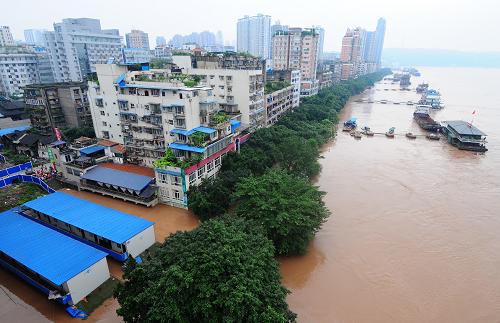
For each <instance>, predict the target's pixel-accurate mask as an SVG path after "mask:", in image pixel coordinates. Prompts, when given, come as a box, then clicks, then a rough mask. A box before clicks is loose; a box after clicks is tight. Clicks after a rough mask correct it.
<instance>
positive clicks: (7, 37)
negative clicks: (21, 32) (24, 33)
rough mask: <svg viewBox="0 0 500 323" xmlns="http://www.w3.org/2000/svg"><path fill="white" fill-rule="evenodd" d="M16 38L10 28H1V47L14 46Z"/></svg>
mask: <svg viewBox="0 0 500 323" xmlns="http://www.w3.org/2000/svg"><path fill="white" fill-rule="evenodd" d="M15 44H16V43H15V42H14V37H12V33H11V32H10V27H9V26H0V46H14V45H15Z"/></svg>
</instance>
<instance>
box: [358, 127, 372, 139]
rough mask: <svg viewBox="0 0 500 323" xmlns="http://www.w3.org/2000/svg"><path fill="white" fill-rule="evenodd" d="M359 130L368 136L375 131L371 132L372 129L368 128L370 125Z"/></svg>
mask: <svg viewBox="0 0 500 323" xmlns="http://www.w3.org/2000/svg"><path fill="white" fill-rule="evenodd" d="M361 132H362V133H363V134H364V135H365V136H368V137H372V136H373V135H374V134H375V133H373V131H371V130H370V127H367V126H365V127H363V129H361Z"/></svg>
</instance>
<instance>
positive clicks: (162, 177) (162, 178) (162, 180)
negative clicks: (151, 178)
mask: <svg viewBox="0 0 500 323" xmlns="http://www.w3.org/2000/svg"><path fill="white" fill-rule="evenodd" d="M159 175H160V176H159V177H160V183H163V184H168V175H167V174H163V173H160V174H159Z"/></svg>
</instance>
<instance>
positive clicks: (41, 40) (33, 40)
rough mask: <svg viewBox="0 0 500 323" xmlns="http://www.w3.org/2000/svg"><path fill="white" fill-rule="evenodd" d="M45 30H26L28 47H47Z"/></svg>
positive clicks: (25, 38)
mask: <svg viewBox="0 0 500 323" xmlns="http://www.w3.org/2000/svg"><path fill="white" fill-rule="evenodd" d="M45 31H46V30H43V29H25V30H24V40H25V41H26V44H28V45H36V46H45V37H44V36H43V33H44V32H45Z"/></svg>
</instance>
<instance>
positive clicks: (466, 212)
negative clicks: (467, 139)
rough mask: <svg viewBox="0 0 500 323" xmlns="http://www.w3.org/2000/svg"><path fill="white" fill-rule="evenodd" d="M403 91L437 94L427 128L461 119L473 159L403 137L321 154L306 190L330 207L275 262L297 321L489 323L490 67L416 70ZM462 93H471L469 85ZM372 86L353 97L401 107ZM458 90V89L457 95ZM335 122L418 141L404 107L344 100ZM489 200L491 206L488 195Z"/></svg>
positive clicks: (493, 174) (497, 295)
mask: <svg viewBox="0 0 500 323" xmlns="http://www.w3.org/2000/svg"><path fill="white" fill-rule="evenodd" d="M418 69H419V70H420V71H422V77H421V78H414V79H412V83H413V87H415V86H416V85H417V84H418V83H420V82H422V81H424V80H425V81H427V82H429V83H431V84H432V85H433V86H435V87H436V88H438V89H439V90H440V92H441V93H442V95H443V99H444V100H445V101H446V108H444V109H443V110H440V111H437V112H434V115H433V116H434V117H435V118H436V119H437V120H439V121H444V120H454V119H463V120H468V118H470V116H471V113H472V111H473V110H474V109H476V110H477V111H479V113H478V115H477V116H476V118H475V121H474V123H475V124H477V125H478V127H479V128H480V129H481V130H483V131H485V132H486V133H487V134H488V135H489V137H488V138H489V142H488V148H490V150H489V151H488V152H487V153H486V154H484V155H479V154H475V153H473V152H466V151H460V150H458V149H456V148H455V147H453V146H451V145H449V144H447V143H446V142H444V141H440V142H434V141H427V140H425V142H424V140H419V139H418V140H416V141H411V140H409V139H407V138H404V137H398V138H395V139H393V140H388V139H387V138H384V137H374V138H363V139H362V140H359V141H358V140H354V139H353V138H352V137H351V136H349V135H348V134H345V133H339V134H338V135H337V137H336V138H335V140H333V141H332V142H331V143H328V144H327V145H325V146H323V147H324V148H325V149H324V150H323V151H322V156H323V157H324V158H322V159H321V160H320V164H321V166H322V171H321V174H320V176H319V177H318V182H317V184H318V185H319V187H320V189H321V190H322V191H325V192H326V193H327V194H326V196H325V197H324V200H325V203H326V205H327V206H328V207H329V208H330V209H331V210H333V212H334V216H332V217H330V218H329V219H328V221H327V222H326V223H325V224H324V225H323V228H322V229H321V230H320V231H319V232H318V233H317V235H316V238H315V240H314V241H313V242H312V244H311V246H310V248H309V251H308V253H307V254H306V255H304V256H299V257H288V258H281V259H280V264H281V272H282V275H283V283H284V285H285V286H286V287H287V288H288V289H290V290H291V292H292V293H291V294H290V295H289V296H288V302H289V304H290V307H291V310H293V311H294V312H296V313H297V314H298V318H299V322H320V323H321V322H325V323H326V322H347V323H350V322H375V323H377V322H384V323H386V322H410V323H412V322H431V323H433V322H436V323H437V322H440V323H441V322H445V323H447V322H450V323H451V322H498V321H500V316H499V313H500V311H499V308H498V304H499V302H500V292H499V291H500V283H499V282H500V273H499V272H498V268H499V266H500V251H499V250H498V247H497V246H498V244H499V243H500V238H499V237H498V234H497V232H498V228H499V227H500V220H499V218H498V217H497V216H496V214H497V213H498V207H499V204H498V201H497V197H498V196H499V195H500V185H499V183H500V173H499V172H498V169H500V149H499V148H500V131H499V129H498V127H497V126H496V121H497V120H500V111H499V110H498V109H497V108H496V106H495V104H494V102H499V100H500V98H499V96H498V91H497V90H496V85H495V82H494V81H493V80H496V79H498V78H499V77H500V70H496V71H492V70H474V69H427V68H418ZM471 84H473V85H474V86H471ZM384 86H386V85H382V84H380V83H379V84H377V85H376V86H375V87H374V88H373V89H371V90H367V91H365V92H364V93H363V94H361V95H360V96H358V97H357V98H363V99H366V100H370V101H377V100H384V99H385V100H394V101H401V102H404V101H409V100H412V99H414V98H418V95H417V94H416V93H415V92H410V91H401V92H400V91H390V92H387V91H384V90H380V91H379V89H381V88H383V87H384ZM464 89H467V91H465V90H464ZM355 99H356V98H353V100H351V101H350V102H349V103H348V104H347V106H346V108H345V109H344V110H343V112H342V114H341V115H340V122H342V121H345V120H347V119H349V118H350V117H352V116H355V117H357V118H358V123H359V125H360V126H364V125H368V126H370V127H371V128H372V129H388V128H389V127H393V126H394V127H396V129H398V130H399V131H401V132H406V131H412V132H413V133H416V134H420V133H423V132H421V130H420V128H419V127H418V125H416V124H415V123H414V122H413V119H412V113H413V110H414V107H410V106H402V105H399V106H398V105H384V104H376V103H373V104H369V103H358V102H354V101H355ZM495 196H496V198H495Z"/></svg>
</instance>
